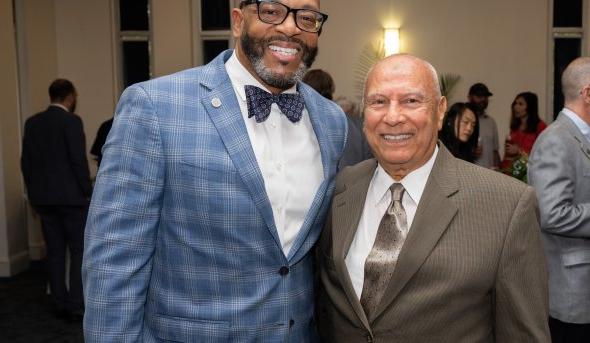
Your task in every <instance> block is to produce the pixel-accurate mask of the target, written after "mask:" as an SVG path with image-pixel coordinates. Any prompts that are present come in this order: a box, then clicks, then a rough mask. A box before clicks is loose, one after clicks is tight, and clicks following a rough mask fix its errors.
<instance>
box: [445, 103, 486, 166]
mask: <svg viewBox="0 0 590 343" xmlns="http://www.w3.org/2000/svg"><path fill="white" fill-rule="evenodd" d="M478 137H479V120H478V118H477V116H476V115H475V111H474V108H473V107H472V106H471V105H470V104H468V103H463V102H456V103H454V104H453V105H452V106H451V107H450V108H449V110H448V112H447V114H446V115H445V118H444V120H443V126H442V129H441V130H440V131H439V132H438V138H439V139H440V140H441V141H442V142H443V144H444V145H445V146H446V147H447V149H449V151H450V152H451V153H452V154H453V156H455V157H457V158H460V159H462V160H465V161H468V162H473V161H474V160H475V148H477V138H478Z"/></svg>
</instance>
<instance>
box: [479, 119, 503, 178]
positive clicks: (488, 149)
mask: <svg viewBox="0 0 590 343" xmlns="http://www.w3.org/2000/svg"><path fill="white" fill-rule="evenodd" d="M479 138H480V139H481V155H480V156H479V157H477V158H476V159H475V164H477V165H479V166H482V167H485V168H494V167H495V166H494V155H495V154H494V151H499V149H500V143H499V141H498V125H496V121H495V120H494V118H492V117H491V116H490V115H488V114H487V113H484V114H483V115H480V116H479Z"/></svg>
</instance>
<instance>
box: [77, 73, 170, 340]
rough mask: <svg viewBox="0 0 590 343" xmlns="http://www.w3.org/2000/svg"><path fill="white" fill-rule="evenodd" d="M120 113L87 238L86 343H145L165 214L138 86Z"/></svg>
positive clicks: (150, 116) (155, 137)
mask: <svg viewBox="0 0 590 343" xmlns="http://www.w3.org/2000/svg"><path fill="white" fill-rule="evenodd" d="M116 112H117V113H116V119H115V122H114V124H113V128H112V133H111V135H110V136H109V139H108V140H107V142H106V145H105V148H104V156H103V161H102V165H101V169H100V172H99V174H98V176H97V181H96V186H95V189H94V194H93V197H92V202H91V205H90V211H89V215H88V221H87V225H86V232H85V250H84V262H83V266H82V273H83V274H82V277H83V284H84V294H85V306H86V313H85V317H84V337H85V340H86V342H131V341H133V342H135V341H141V340H142V336H143V319H144V315H143V314H144V306H145V303H146V296H147V291H148V283H149V280H150V276H151V271H152V255H153V253H154V250H155V244H156V237H157V230H158V224H159V219H160V212H161V208H162V194H163V185H164V175H165V171H164V161H163V153H162V143H161V136H160V131H159V123H158V119H157V116H156V111H155V108H154V106H153V103H152V100H151V99H150V97H149V95H148V93H147V92H146V91H145V90H144V89H143V88H141V87H140V86H137V85H136V86H132V87H130V88H129V89H127V90H126V91H125V92H124V94H123V95H122V97H121V100H120V102H119V105H118V107H117V111H116Z"/></svg>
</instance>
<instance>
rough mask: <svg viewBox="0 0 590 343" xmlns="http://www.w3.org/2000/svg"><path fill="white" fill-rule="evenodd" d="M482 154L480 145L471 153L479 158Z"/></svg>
mask: <svg viewBox="0 0 590 343" xmlns="http://www.w3.org/2000/svg"><path fill="white" fill-rule="evenodd" d="M482 152H483V147H482V146H481V144H478V145H477V147H476V148H475V150H474V151H473V153H474V154H475V157H479V156H481V153H482Z"/></svg>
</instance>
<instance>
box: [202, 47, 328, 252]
mask: <svg viewBox="0 0 590 343" xmlns="http://www.w3.org/2000/svg"><path fill="white" fill-rule="evenodd" d="M232 53H233V50H226V51H225V52H223V53H221V54H220V55H219V56H217V57H216V58H215V59H214V60H213V61H211V62H210V63H209V64H207V65H205V66H203V67H200V71H201V74H200V75H201V77H200V79H199V81H198V82H200V84H201V86H203V87H204V88H205V89H206V90H205V91H204V92H202V93H201V98H200V99H199V100H200V102H201V104H202V105H203V107H204V108H205V109H206V111H207V113H208V115H209V117H210V118H211V121H212V123H213V125H214V126H215V128H216V129H217V132H218V133H219V136H220V138H221V140H222V141H223V144H224V146H225V148H226V150H227V152H228V154H229V156H230V158H231V159H232V161H233V163H234V165H235V166H236V169H237V171H238V173H239V174H240V177H241V178H242V180H243V181H244V184H245V185H246V187H247V189H248V191H249V193H250V195H251V196H252V199H253V201H254V203H255V204H256V208H257V209H258V210H259V212H260V214H261V216H262V218H263V219H264V221H265V223H266V225H267V227H268V229H269V231H270V234H271V235H272V236H273V238H274V240H275V242H276V244H277V245H278V246H279V248H281V241H280V238H279V234H278V230H277V228H276V225H275V222H274V217H273V213H272V207H271V204H270V200H269V199H268V195H267V194H266V189H265V187H264V179H263V177H262V172H261V171H260V168H259V166H258V162H257V160H256V155H255V154H254V150H253V148H252V144H250V139H249V136H248V130H247V129H246V125H245V123H244V120H243V117H242V113H241V110H240V106H239V104H238V100H237V98H236V94H235V90H234V88H233V85H232V83H231V80H230V78H229V76H228V74H227V71H226V69H225V62H226V61H227V60H228V59H229V58H230V57H231V54H232ZM298 89H299V91H300V93H301V95H302V96H303V98H304V99H305V107H306V108H307V112H308V113H309V118H310V120H311V124H312V126H313V129H314V131H315V133H316V138H317V140H318V144H319V147H320V152H321V158H322V165H323V169H324V182H322V184H321V185H320V187H319V189H318V191H317V192H316V195H315V198H314V200H313V202H312V204H311V207H310V209H309V211H308V214H307V219H306V220H305V222H304V224H303V227H302V228H301V230H300V232H299V234H298V236H297V238H296V240H295V242H294V243H293V247H292V248H291V251H290V252H289V256H288V258H286V260H287V261H289V262H290V263H296V262H297V261H298V260H299V259H301V258H303V257H304V256H305V253H306V251H303V250H304V249H300V248H301V247H302V246H303V243H304V242H305V238H306V237H308V232H309V230H310V229H311V228H312V226H313V225H314V224H315V222H314V220H309V219H313V218H316V216H317V213H318V211H319V210H320V208H321V204H322V202H323V199H324V196H325V194H326V192H327V190H328V185H329V182H328V181H329V180H330V175H334V174H335V173H336V167H337V166H336V163H332V161H334V160H336V158H335V156H337V155H338V154H339V153H340V151H336V149H337V147H336V145H334V144H331V142H330V139H329V137H330V132H329V128H328V127H327V124H326V123H325V122H324V120H323V119H322V118H321V117H320V116H321V115H322V113H325V112H326V111H327V110H328V109H326V108H325V107H322V106H326V105H325V104H326V103H328V100H324V98H323V97H320V96H319V95H314V94H313V93H312V91H311V88H310V87H309V86H307V85H305V84H302V83H299V84H298ZM320 98H321V99H320ZM281 249H282V248H281ZM300 250H301V251H300Z"/></svg>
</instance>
